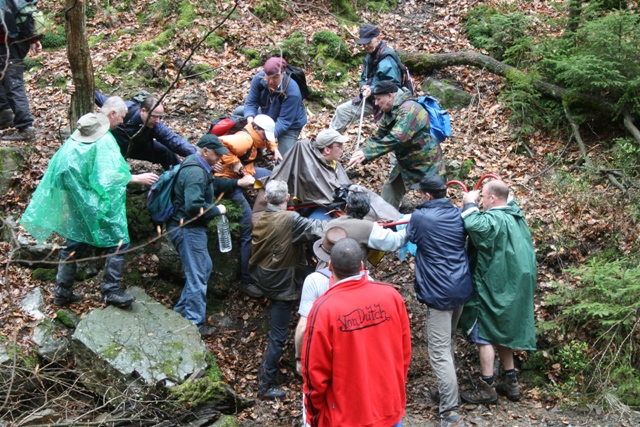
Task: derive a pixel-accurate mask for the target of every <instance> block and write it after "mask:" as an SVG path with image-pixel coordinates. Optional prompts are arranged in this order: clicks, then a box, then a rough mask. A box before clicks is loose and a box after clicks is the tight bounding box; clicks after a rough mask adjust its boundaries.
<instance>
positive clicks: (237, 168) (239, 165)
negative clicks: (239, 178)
mask: <svg viewBox="0 0 640 427" xmlns="http://www.w3.org/2000/svg"><path fill="white" fill-rule="evenodd" d="M240 169H242V163H240V162H238V163H236V164H234V165H231V170H232V171H233V172H235V173H239V172H240Z"/></svg>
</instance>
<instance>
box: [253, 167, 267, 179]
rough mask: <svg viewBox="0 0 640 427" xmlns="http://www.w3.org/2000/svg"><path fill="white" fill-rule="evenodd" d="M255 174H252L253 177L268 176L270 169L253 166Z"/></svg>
mask: <svg viewBox="0 0 640 427" xmlns="http://www.w3.org/2000/svg"><path fill="white" fill-rule="evenodd" d="M254 169H255V171H256V174H255V175H254V176H253V177H254V178H255V179H260V178H264V177H265V176H270V175H271V171H270V170H269V169H265V168H259V167H254Z"/></svg>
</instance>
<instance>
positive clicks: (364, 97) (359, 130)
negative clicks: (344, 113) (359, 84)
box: [353, 96, 367, 151]
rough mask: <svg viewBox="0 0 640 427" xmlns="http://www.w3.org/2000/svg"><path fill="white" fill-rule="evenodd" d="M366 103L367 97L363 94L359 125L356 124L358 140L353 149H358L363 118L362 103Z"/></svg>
mask: <svg viewBox="0 0 640 427" xmlns="http://www.w3.org/2000/svg"><path fill="white" fill-rule="evenodd" d="M366 103H367V97H366V96H363V97H362V109H361V110H360V126H358V140H357V143H356V149H355V150H353V151H358V148H360V136H361V134H362V119H363V118H364V105H365V104H366Z"/></svg>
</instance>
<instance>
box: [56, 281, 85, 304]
mask: <svg viewBox="0 0 640 427" xmlns="http://www.w3.org/2000/svg"><path fill="white" fill-rule="evenodd" d="M53 292H54V295H55V296H54V298H53V305H57V306H58V307H64V306H65V305H69V304H73V303H74V302H78V301H80V300H81V299H82V295H80V294H74V293H73V288H65V287H62V286H60V285H56V287H55V288H54V291H53Z"/></svg>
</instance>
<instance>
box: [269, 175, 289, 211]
mask: <svg viewBox="0 0 640 427" xmlns="http://www.w3.org/2000/svg"><path fill="white" fill-rule="evenodd" d="M264 191H265V193H266V194H267V200H268V201H269V203H271V204H272V205H281V204H282V203H284V202H286V200H287V193H288V192H289V189H288V188H287V183H286V182H284V181H280V180H277V179H271V180H269V182H267V185H266V186H265V188H264Z"/></svg>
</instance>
